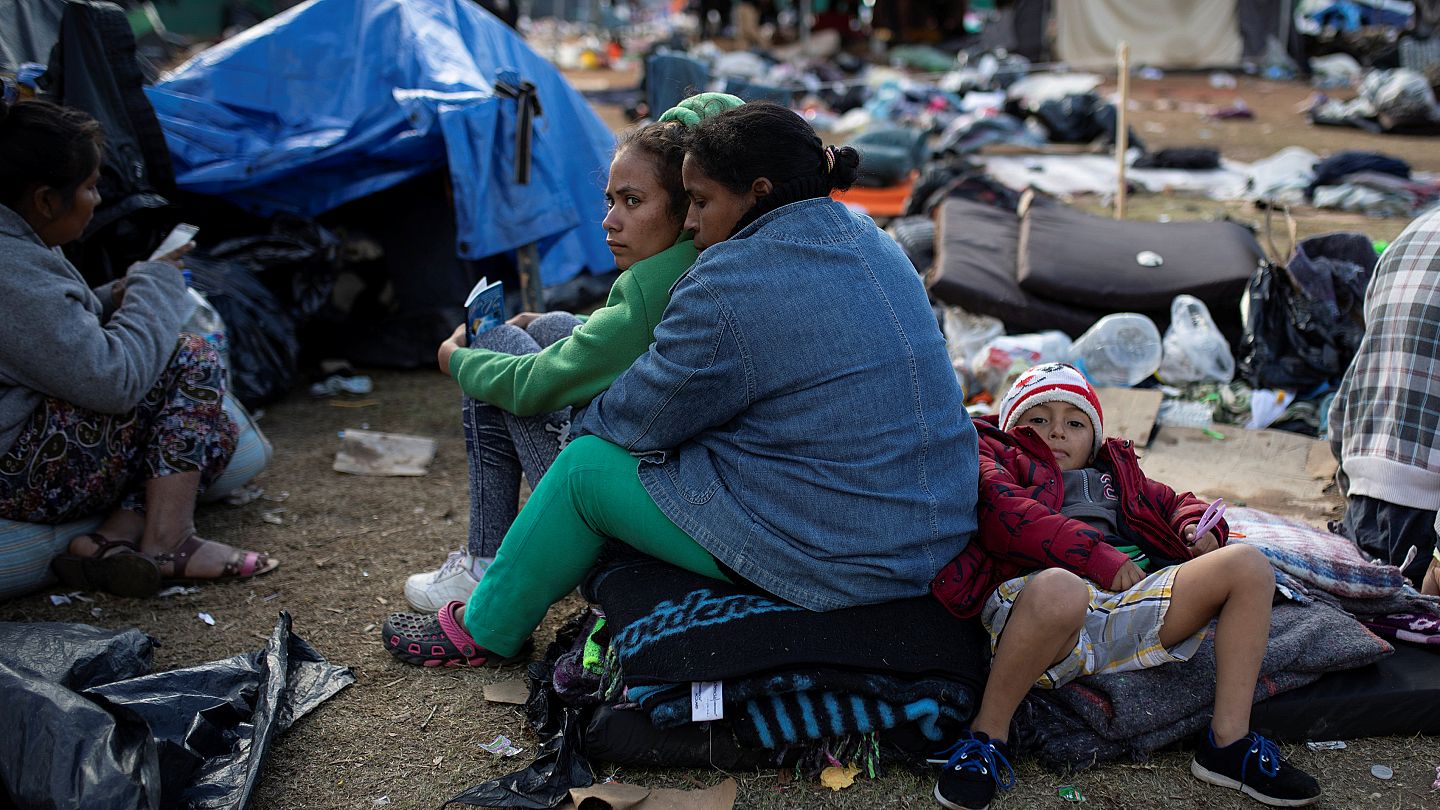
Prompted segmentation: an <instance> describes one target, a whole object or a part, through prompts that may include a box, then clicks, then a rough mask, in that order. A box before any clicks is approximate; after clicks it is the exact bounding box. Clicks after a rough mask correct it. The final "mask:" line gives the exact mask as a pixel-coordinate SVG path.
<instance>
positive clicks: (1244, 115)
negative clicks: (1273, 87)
mask: <svg viewBox="0 0 1440 810" xmlns="http://www.w3.org/2000/svg"><path fill="white" fill-rule="evenodd" d="M1210 117H1211V118H1214V119H1216V120H1217V121H1237V120H1238V121H1249V120H1251V119H1253V118H1254V117H1255V111H1254V110H1252V109H1250V107H1249V106H1247V105H1246V104H1245V99H1243V98H1237V99H1235V103H1233V104H1231V105H1230V106H1228V107H1218V108H1216V109H1215V110H1214V111H1213V112H1211V113H1210Z"/></svg>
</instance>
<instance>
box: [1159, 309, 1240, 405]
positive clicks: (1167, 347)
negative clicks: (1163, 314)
mask: <svg viewBox="0 0 1440 810" xmlns="http://www.w3.org/2000/svg"><path fill="white" fill-rule="evenodd" d="M1157 376H1159V377H1160V381H1161V382H1163V383H1165V384H1167V385H1179V384H1181V383H1191V382H1220V383H1228V382H1230V381H1231V380H1232V379H1234V378H1235V356H1234V355H1232V354H1231V353H1230V343H1229V342H1228V341H1226V340H1225V336H1224V335H1222V334H1220V330H1219V328H1217V327H1216V326H1215V321H1214V320H1212V319H1211V317H1210V310H1209V309H1208V308H1206V306H1205V302H1204V301H1201V300H1200V299H1198V298H1196V297H1194V296H1193V295H1177V296H1175V300H1174V301H1172V302H1171V303H1170V328H1169V329H1166V330H1165V341H1164V352H1163V356H1162V357H1161V359H1160V371H1159V373H1158V375H1157Z"/></svg>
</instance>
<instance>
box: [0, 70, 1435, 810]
mask: <svg viewBox="0 0 1440 810" xmlns="http://www.w3.org/2000/svg"><path fill="white" fill-rule="evenodd" d="M608 78H609V77H607V76H606V75H605V74H597V75H595V76H592V77H589V79H590V80H593V81H602V82H603V81H606V80H608ZM1309 92H1310V90H1309V88H1307V87H1305V86H1303V85H1299V84H1268V83H1262V82H1258V81H1253V80H1248V79H1243V78H1242V79H1241V80H1240V84H1239V87H1238V88H1237V89H1236V90H1232V91H1216V90H1213V89H1212V88H1210V87H1209V84H1208V81H1207V79H1206V77H1205V76H1204V75H1199V76H1185V75H1178V76H1168V77H1166V79H1165V80H1162V81H1159V82H1136V84H1135V98H1136V101H1137V102H1138V106H1139V108H1140V109H1138V110H1137V111H1136V112H1135V118H1136V120H1137V123H1138V124H1139V125H1140V126H1141V127H1143V126H1144V124H1145V122H1147V121H1151V122H1154V123H1155V124H1156V125H1158V126H1163V127H1164V128H1165V131H1164V132H1163V133H1161V132H1150V131H1147V130H1143V129H1142V130H1141V131H1145V132H1146V136H1147V137H1148V138H1149V140H1150V141H1151V143H1152V144H1153V145H1156V146H1164V145H1193V144H1195V143H1197V142H1205V143H1211V144H1214V145H1217V146H1220V148H1221V149H1222V150H1223V151H1224V153H1225V154H1226V155H1227V156H1229V157H1234V158H1237V159H1242V160H1251V159H1255V158H1259V157H1263V156H1266V155H1269V154H1271V153H1273V152H1274V151H1276V150H1277V149H1279V148H1281V147H1283V146H1286V145H1291V144H1299V145H1303V146H1307V147H1309V148H1311V149H1312V150H1314V151H1316V152H1319V153H1321V154H1326V153H1329V152H1333V151H1337V150H1340V149H1376V150H1381V151H1385V152H1389V153H1393V154H1397V155H1400V156H1402V157H1405V158H1406V159H1408V160H1410V161H1411V162H1412V163H1414V164H1415V166H1416V168H1419V169H1424V170H1429V171H1440V150H1437V149H1436V145H1437V144H1436V143H1435V142H1434V141H1426V140H1423V139H1417V138H1391V137H1381V136H1371V135H1367V134H1365V133H1362V132H1359V131H1356V130H1335V129H1317V128H1314V127H1311V126H1309V125H1308V124H1305V123H1304V121H1303V119H1302V118H1301V116H1300V115H1299V114H1298V113H1296V112H1295V111H1294V107H1295V105H1296V104H1297V103H1298V102H1299V101H1301V100H1303V99H1304V98H1305V97H1307V96H1308V95H1309ZM1235 95H1241V96H1243V97H1244V98H1245V99H1246V101H1247V102H1248V103H1249V104H1250V106H1251V107H1252V108H1254V109H1255V110H1256V112H1257V114H1258V116H1259V117H1258V118H1257V120H1255V121H1249V122H1208V121H1206V120H1204V119H1203V118H1201V117H1200V116H1199V115H1198V114H1196V113H1194V112H1181V111H1178V110H1174V109H1171V110H1168V111H1165V110H1155V109H1153V107H1154V102H1155V100H1157V99H1160V98H1169V99H1172V100H1173V99H1190V100H1192V101H1194V102H1196V103H1213V104H1227V103H1229V102H1230V100H1231V99H1232V98H1233V97H1234V96H1235ZM602 112H603V113H604V114H605V115H606V118H607V120H608V121H611V122H612V123H615V124H618V123H619V116H618V114H617V111H616V110H614V109H605V110H603V111H602ZM1150 129H1151V130H1153V129H1154V127H1151V128H1150ZM1207 132H1208V135H1207V134H1206V133H1207ZM1197 139H1199V140H1197ZM1222 209H1224V210H1232V209H1233V211H1234V212H1235V213H1238V214H1239V215H1241V216H1242V217H1250V218H1253V216H1254V212H1253V211H1248V210H1246V209H1244V207H1243V206H1227V205H1220V204H1216V203H1212V202H1209V201H1204V200H1193V199H1184V198H1179V197H1169V196H1166V195H1155V196H1154V197H1151V198H1142V199H1138V200H1136V201H1135V202H1134V203H1133V207H1132V212H1133V213H1134V215H1135V216H1137V217H1142V216H1143V217H1148V216H1154V215H1156V214H1159V213H1171V214H1172V216H1176V217H1177V218H1179V217H1181V216H1183V217H1185V218H1199V217H1205V216H1209V215H1211V214H1212V213H1213V212H1215V211H1217V210H1222ZM1299 220H1300V224H1301V228H1302V230H1303V232H1306V233H1313V232H1318V231H1321V230H1333V229H1342V228H1343V229H1358V230H1362V231H1364V232H1366V233H1368V234H1370V235H1371V236H1373V237H1375V238H1381V239H1389V238H1392V237H1393V236H1394V235H1395V234H1396V233H1398V232H1399V230H1400V228H1401V227H1403V225H1404V223H1403V222H1401V221H1399V220H1371V219H1366V218H1364V217H1350V216H1335V215H1322V214H1319V213H1316V212H1309V211H1304V212H1300V214H1299ZM370 373H372V374H373V376H374V378H375V392H374V393H373V394H371V395H367V396H364V397H350V398H345V399H334V400H315V399H311V398H310V397H308V396H307V395H306V394H305V393H304V392H303V390H297V391H296V392H294V393H292V394H291V395H290V396H289V397H288V398H287V399H285V400H284V401H282V402H279V403H277V404H275V405H274V406H272V407H270V408H268V409H267V411H266V413H265V414H264V417H263V419H262V421H261V426H262V428H263V429H264V431H265V432H266V433H267V435H268V436H269V437H270V439H271V440H272V441H273V442H274V444H275V448H276V456H275V460H274V463H273V464H272V466H271V468H270V469H269V470H267V471H266V472H265V473H263V474H262V476H261V477H260V479H259V480H258V483H259V484H260V485H261V486H263V487H264V489H265V497H264V498H263V499H261V500H258V501H255V502H253V503H250V504H248V505H245V506H240V507H229V506H214V507H208V508H206V509H204V510H203V511H202V513H201V514H200V516H199V523H200V527H201V529H202V531H203V532H204V533H205V534H207V535H208V536H211V537H214V538H216V539H219V540H223V541H226V542H229V543H233V544H236V545H242V546H246V547H250V548H255V549H263V550H267V551H270V552H271V553H273V554H275V555H277V556H278V557H279V558H280V559H281V560H282V566H281V568H280V569H279V570H278V571H277V572H275V573H273V574H271V575H269V576H266V577H263V578H260V579H257V580H252V581H249V582H241V583H228V584H222V585H212V586H208V587H204V588H202V589H201V590H200V591H199V593H196V594H193V595H186V596H179V597H174V598H169V599H163V600H135V599H122V598H115V597H109V596H105V595H103V594H101V595H96V596H95V602H93V603H91V604H72V605H62V606H53V605H51V603H50V601H49V600H48V598H47V596H48V594H50V593H54V592H56V591H55V589H53V588H52V589H47V590H45V591H42V592H41V593H39V594H36V595H33V596H30V597H27V598H23V599H18V600H14V601H11V602H8V603H4V604H0V620H7V621H13V620H23V621H62V622H87V623H91V624H96V625H99V626H102V627H108V628H115V629H121V628H128V627H139V628H140V629H142V630H144V631H145V632H147V633H149V634H151V635H153V636H154V637H156V638H157V639H158V640H159V641H160V646H159V648H158V649H157V651H156V666H157V667H158V668H162V669H165V668H173V667H178V666H184V665H189V664H193V663H197V662H201V661H207V660H212V659H216V658H221V657H225V656H229V655H233V654H236V653H239V652H244V651H249V650H255V649H258V648H259V647H260V646H261V645H262V644H263V642H264V639H265V638H266V637H267V635H268V633H269V631H270V629H271V627H272V626H273V624H274V621H275V617H276V614H277V613H278V612H279V611H281V610H285V611H289V612H290V613H291V614H292V615H293V616H294V617H295V630H296V632H298V633H299V634H301V635H302V636H304V637H305V638H307V639H308V640H309V641H311V642H312V643H313V644H314V645H315V646H316V647H317V648H318V649H320V650H321V651H322V652H323V653H324V654H325V655H326V656H327V657H328V658H329V659H330V660H331V661H334V662H336V663H340V664H344V665H348V666H350V667H353V668H354V671H355V674H356V677H357V681H356V683H355V685H354V686H352V687H350V688H349V689H347V690H346V691H344V692H342V693H341V694H340V695H338V696H337V697H335V698H334V699H332V700H331V701H330V702H329V703H328V704H326V705H324V706H322V707H321V708H320V709H319V710H318V711H317V712H315V714H313V715H312V716H310V717H308V718H306V719H304V720H302V721H301V722H300V723H299V724H297V726H296V727H295V728H294V729H292V730H291V731H290V732H289V733H288V734H286V735H285V736H284V737H282V738H280V739H279V741H278V743H277V745H276V746H275V749H274V753H273V756H272V758H271V759H270V761H269V763H268V764H267V766H266V769H265V771H264V775H263V778H262V781H261V784H260V787H259V789H258V792H257V796H256V799H255V802H254V804H253V806H254V807H256V808H258V809H259V810H269V809H271V808H275V809H277V810H278V809H283V810H298V808H361V809H362V810H363V809H364V808H371V807H381V806H390V807H400V808H411V807H418V808H431V807H438V806H439V805H440V804H442V803H443V802H444V801H445V800H446V799H448V798H449V797H451V796H453V795H455V794H456V793H458V792H460V791H461V790H463V789H465V788H467V787H469V786H471V785H473V784H476V783H478V782H481V781H483V780H485V779H488V778H492V777H494V776H497V775H500V774H502V773H506V772H509V771H511V770H515V769H516V768H518V767H521V766H523V765H524V764H526V763H528V761H529V757H530V754H531V753H532V752H533V749H534V745H535V740H534V738H533V737H531V736H530V734H529V732H528V731H527V729H526V727H525V724H524V722H523V718H522V717H521V714H520V712H519V711H518V710H517V709H516V708H514V707H509V706H503V705H498V704H487V703H485V702H484V701H483V700H482V698H481V688H482V686H483V685H484V684H487V683H493V682H498V681H502V680H508V679H511V678H514V677H518V676H519V675H520V670H518V669H507V670H494V669H487V670H476V671H444V672H432V671H424V670H421V669H418V668H415V667H411V666H406V665H404V664H400V663H398V662H397V661H395V660H393V659H392V658H391V657H390V656H389V655H388V654H386V653H385V651H384V650H383V649H382V648H381V646H380V643H379V635H378V627H379V624H380V622H381V621H382V620H383V619H384V616H385V614H386V613H387V612H389V611H392V610H397V609H404V607H405V602H404V597H403V595H402V592H401V584H402V582H403V580H404V577H405V576H406V575H407V574H409V573H411V572H415V571H420V570H423V569H427V568H432V567H434V566H435V565H437V564H438V563H439V562H440V561H441V560H442V559H443V558H444V555H445V553H446V552H447V551H449V550H451V549H454V548H456V547H457V546H459V545H460V544H461V542H462V541H463V538H464V535H465V526H466V523H467V521H468V500H467V495H466V473H465V467H464V449H463V442H462V439H461V433H460V425H459V420H458V418H457V412H458V408H457V405H458V396H459V395H458V391H457V389H456V387H455V385H454V384H453V383H452V382H451V381H450V380H449V379H448V378H446V377H444V376H442V375H441V374H440V373H439V372H438V371H436V370H420V371H414V372H395V371H381V370H373V371H370ZM302 388H303V386H302ZM346 428H369V429H373V430H383V431H392V432H398V433H410V434H419V435H425V436H432V437H435V438H436V439H437V441H438V445H439V452H438V454H437V456H436V459H435V462H434V463H433V464H432V466H431V468H430V472H429V474H428V475H426V476H423V477H417V478H365V477H356V476H350V475H344V474H341V473H336V472H334V471H332V470H331V463H332V461H333V459H334V455H335V450H336V449H337V446H338V439H337V432H338V431H340V430H343V429H346ZM266 515H271V516H272V519H273V517H278V518H279V520H280V522H279V523H278V524H277V523H272V522H268V521H267V520H266V519H265V516H266ZM578 606H579V603H578V598H577V597H571V598H570V599H569V600H567V601H566V602H565V603H562V604H561V605H560V606H558V607H557V608H556V609H553V610H552V611H551V613H550V617H549V620H548V621H547V624H546V626H544V627H542V628H541V629H540V630H539V631H537V633H536V641H537V645H538V646H540V647H541V648H543V646H544V644H545V643H546V642H547V641H548V640H549V638H550V636H551V634H552V633H553V629H554V624H555V623H556V622H557V621H559V620H560V619H562V618H563V617H564V616H567V615H568V614H569V613H570V612H572V611H573V610H575V609H576V608H577V607H578ZM200 611H205V612H208V613H210V614H211V615H213V616H214V618H215V625H214V626H213V627H212V626H208V625H206V624H204V623H202V622H201V621H200V619H198V618H197V615H196V614H197V613H198V612H200ZM500 734H504V735H507V736H509V737H511V738H512V739H513V740H515V741H516V744H517V745H519V746H521V747H523V748H525V749H526V750H525V752H524V753H522V754H520V755H519V756H517V757H515V758H513V759H502V758H499V757H497V756H495V755H492V754H489V753H487V752H485V751H482V750H481V749H480V748H479V744H481V743H485V742H488V741H490V740H492V739H494V738H495V737H496V736H497V735H500ZM1285 749H1286V753H1287V755H1288V756H1291V757H1292V758H1293V759H1294V760H1295V761H1296V762H1297V764H1299V765H1300V766H1301V767H1303V768H1305V769H1307V770H1309V771H1310V772H1311V773H1314V774H1315V775H1316V776H1317V777H1318V778H1319V779H1320V782H1321V784H1322V786H1323V787H1324V789H1325V791H1326V796H1325V798H1324V800H1323V802H1322V804H1320V805H1319V806H1321V807H1330V808H1341V807H1347V808H1348V807H1362V808H1415V807H1427V806H1428V807H1440V793H1437V792H1435V791H1432V789H1431V782H1432V780H1434V779H1435V777H1436V767H1437V765H1440V741H1437V740H1435V739H1433V738H1424V737H1421V738H1381V739H1364V740H1352V741H1350V747H1349V748H1348V749H1346V750H1344V751H1321V752H1311V751H1308V750H1306V749H1305V748H1304V747H1303V746H1285ZM1375 763H1381V764H1385V765H1388V766H1389V767H1391V768H1392V769H1393V770H1394V773H1395V778H1394V779H1393V780H1389V781H1381V780H1378V779H1375V778H1374V777H1372V776H1371V775H1370V766H1371V765H1372V764H1375ZM594 765H595V768H596V773H597V777H599V778H601V779H604V778H608V777H613V778H615V779H617V780H619V781H624V782H630V783H635V784H641V785H648V786H655V787H661V786H664V787H677V788H694V787H698V786H704V785H711V784H714V783H716V782H718V781H719V780H721V779H723V778H724V777H725V776H726V775H725V774H722V773H719V772H712V771H680V770H672V771H636V770H632V769H629V768H616V767H613V766H610V765H607V764H605V763H594ZM730 775H731V776H734V777H735V778H736V779H737V780H738V782H739V801H738V806H741V807H760V808H777V809H778V808H811V807H842V808H871V807H933V806H935V804H934V800H933V799H932V798H931V796H930V791H931V787H932V784H933V775H932V774H930V773H928V772H920V773H915V774H912V773H908V772H904V771H897V772H893V773H888V774H885V775H884V776H883V777H882V778H880V779H877V780H869V779H864V778H862V779H860V780H858V781H857V782H856V784H855V785H854V786H853V787H851V788H849V789H847V790H845V791H842V792H838V793H835V792H831V791H830V790H828V789H825V788H822V787H820V786H819V785H818V784H815V783H803V782H794V781H789V780H783V779H781V778H779V775H778V774H777V772H776V771H773V770H771V771H761V772H751V773H735V774H730ZM1020 777H1021V778H1020V783H1019V786H1018V787H1017V788H1016V789H1015V790H1014V791H1012V792H1010V793H1009V794H1005V795H1003V796H1002V797H1001V798H1000V799H999V801H998V802H997V805H996V806H997V807H1000V808H1019V807H1056V808H1058V807H1063V806H1066V804H1067V803H1066V802H1065V801H1063V800H1061V799H1060V798H1058V797H1057V789H1058V788H1059V787H1060V786H1062V785H1075V786H1077V787H1079V788H1080V790H1081V791H1082V792H1083V793H1084V795H1085V796H1086V797H1087V799H1088V802H1087V805H1088V806H1091V807H1106V808H1111V807H1114V808H1119V807H1126V808H1148V807H1166V808H1176V809H1177V810H1178V809H1179V808H1230V807H1234V808H1240V807H1246V808H1248V807H1254V806H1257V805H1254V804H1253V803H1251V802H1250V801H1249V800H1248V799H1245V798H1243V797H1240V796H1239V795H1238V794H1231V793H1230V792H1228V791H1219V790H1217V789H1213V788H1208V787H1206V786H1202V785H1200V784H1199V783H1198V782H1197V781H1196V780H1194V779H1193V778H1192V777H1191V776H1190V775H1189V773H1188V757H1187V756H1186V755H1184V754H1183V753H1167V754H1162V755H1157V756H1156V757H1154V758H1153V759H1152V760H1151V761H1149V762H1146V763H1139V764H1123V765H1112V766H1108V767H1103V768H1098V769H1094V770H1091V771H1087V772H1083V773H1081V774H1078V775H1072V776H1065V777H1061V776H1057V775H1054V774H1050V773H1046V772H1043V771H1040V770H1038V769H1036V768H1035V767H1034V766H1030V765H1022V766H1021V768H1020Z"/></svg>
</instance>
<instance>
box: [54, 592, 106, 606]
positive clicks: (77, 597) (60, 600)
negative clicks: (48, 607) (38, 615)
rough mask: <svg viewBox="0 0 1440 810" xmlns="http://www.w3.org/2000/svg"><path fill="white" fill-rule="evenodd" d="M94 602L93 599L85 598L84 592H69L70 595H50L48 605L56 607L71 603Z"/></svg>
mask: <svg viewBox="0 0 1440 810" xmlns="http://www.w3.org/2000/svg"><path fill="white" fill-rule="evenodd" d="M94 601H95V600H94V599H91V598H90V597H88V596H86V595H85V592H84V591H71V592H70V593H52V594H50V604H52V605H56V606H57V607H58V606H59V605H68V604H70V603H71V602H94Z"/></svg>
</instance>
